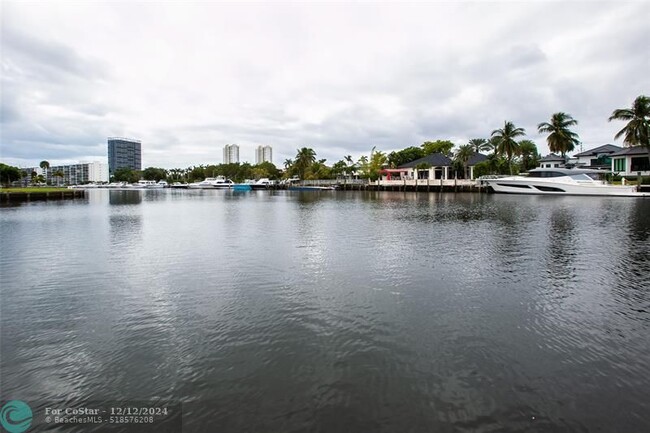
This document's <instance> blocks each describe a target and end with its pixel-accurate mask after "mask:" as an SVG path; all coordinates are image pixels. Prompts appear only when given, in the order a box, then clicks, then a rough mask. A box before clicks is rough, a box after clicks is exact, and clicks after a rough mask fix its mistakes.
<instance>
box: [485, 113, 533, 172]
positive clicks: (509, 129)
mask: <svg viewBox="0 0 650 433" xmlns="http://www.w3.org/2000/svg"><path fill="white" fill-rule="evenodd" d="M522 135H526V130H525V129H524V128H517V127H515V124H514V123H512V122H508V121H507V120H506V121H505V123H504V125H503V128H501V129H495V130H494V131H492V135H491V137H492V138H493V139H494V143H496V145H497V146H496V150H495V153H500V154H501V155H503V154H506V156H507V159H508V166H509V167H510V174H512V157H513V156H514V155H516V154H517V152H518V151H519V144H518V143H517V142H516V141H515V138H516V137H521V136H522Z"/></svg>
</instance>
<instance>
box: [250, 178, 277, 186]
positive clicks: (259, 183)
mask: <svg viewBox="0 0 650 433" xmlns="http://www.w3.org/2000/svg"><path fill="white" fill-rule="evenodd" d="M247 184H248V185H250V187H251V189H269V188H271V187H272V186H273V184H274V183H273V181H272V180H270V179H269V178H268V177H263V178H261V179H258V180H257V181H255V182H253V181H251V182H247Z"/></svg>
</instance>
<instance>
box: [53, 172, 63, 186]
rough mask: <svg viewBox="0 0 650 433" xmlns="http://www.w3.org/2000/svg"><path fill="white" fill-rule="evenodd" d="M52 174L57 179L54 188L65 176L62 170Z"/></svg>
mask: <svg viewBox="0 0 650 433" xmlns="http://www.w3.org/2000/svg"><path fill="white" fill-rule="evenodd" d="M52 174H53V175H54V176H56V177H57V180H56V186H59V181H60V180H61V179H62V178H63V177H64V176H65V173H63V170H61V169H59V170H57V171H55V172H54V173H52Z"/></svg>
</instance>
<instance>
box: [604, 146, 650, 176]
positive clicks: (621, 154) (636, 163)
mask: <svg viewBox="0 0 650 433" xmlns="http://www.w3.org/2000/svg"><path fill="white" fill-rule="evenodd" d="M611 158H612V166H611V170H612V171H613V172H614V173H617V174H619V175H620V176H624V177H632V176H639V175H641V176H650V151H649V150H648V148H646V147H641V146H639V147H626V148H624V149H621V150H620V151H618V152H615V153H612V155H611Z"/></svg>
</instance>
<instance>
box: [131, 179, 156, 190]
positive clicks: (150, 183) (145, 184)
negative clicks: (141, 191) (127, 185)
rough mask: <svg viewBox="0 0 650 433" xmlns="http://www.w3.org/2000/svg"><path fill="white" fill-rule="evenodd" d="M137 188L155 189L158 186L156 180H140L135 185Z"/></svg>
mask: <svg viewBox="0 0 650 433" xmlns="http://www.w3.org/2000/svg"><path fill="white" fill-rule="evenodd" d="M133 186H134V187H136V188H154V187H155V186H156V181H155V180H139V181H138V183H134V184H133Z"/></svg>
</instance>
